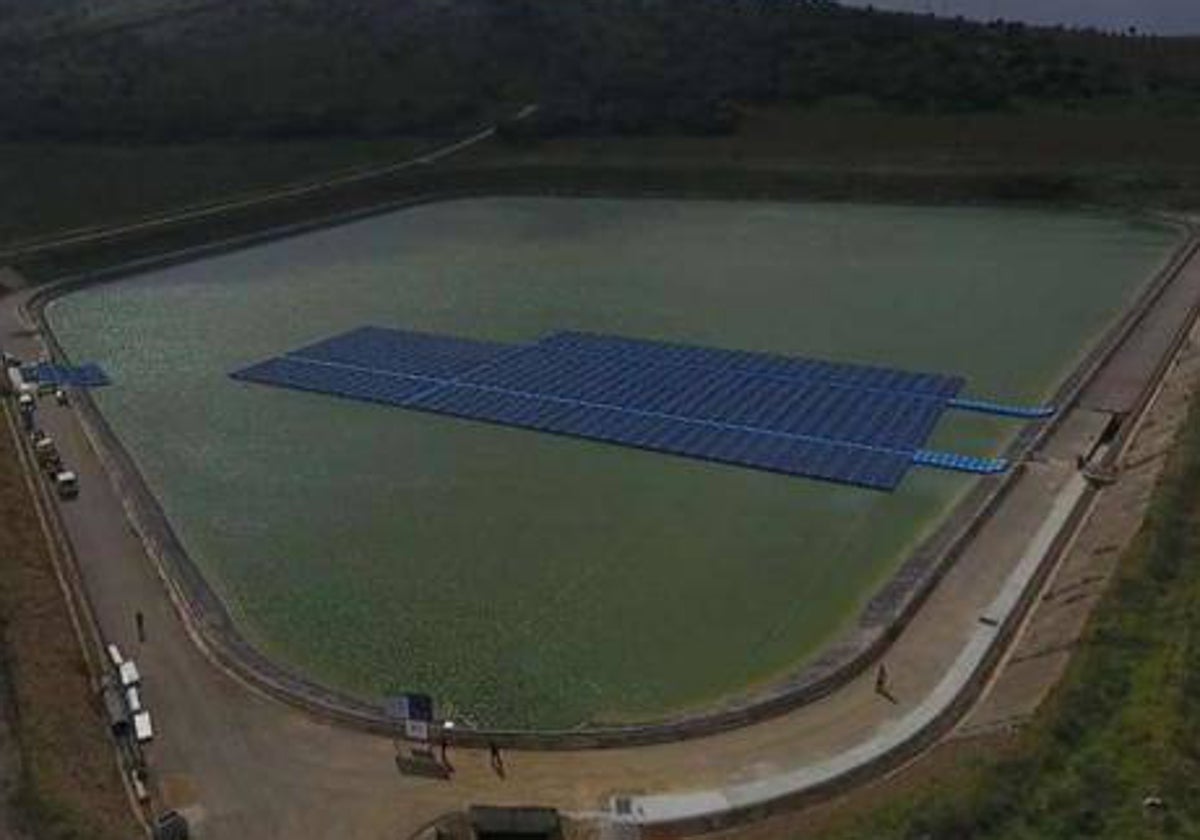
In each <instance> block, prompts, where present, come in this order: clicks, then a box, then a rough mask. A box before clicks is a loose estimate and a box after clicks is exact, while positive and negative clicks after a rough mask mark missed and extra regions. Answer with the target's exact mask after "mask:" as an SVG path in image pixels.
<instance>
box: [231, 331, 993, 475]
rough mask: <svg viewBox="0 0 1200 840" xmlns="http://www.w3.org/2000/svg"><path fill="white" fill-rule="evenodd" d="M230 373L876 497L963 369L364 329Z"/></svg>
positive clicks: (597, 340) (958, 385)
mask: <svg viewBox="0 0 1200 840" xmlns="http://www.w3.org/2000/svg"><path fill="white" fill-rule="evenodd" d="M231 375H232V376H233V377H234V378H235V379H239V380H243V381H248V382H255V383H260V384H265V385H274V386H278V387H284V388H292V389H296V390H302V391H310V392H316V393H322V394H330V395H334V396H340V397H345V398H348V399H355V400H362V401H367V402H375V403H381V404H385V405H393V406H397V407H401V408H408V409H414V410H419V411H426V412H433V413H438V414H445V415H451V416H455V417H462V418H468V419H472V420H480V421H484V422H489V423H497V424H502V425H507V426H515V427H519V428H524V429H531V430H536V431H540V432H545V433H549V434H558V435H567V436H571V437H578V438H584V439H588V440H594V441H602V442H607V443H613V444H619V445H622V446H628V447H635V448H639V449H647V450H652V451H655V452H663V453H669V454H674V455H682V456H686V457H690V458H697V459H701V460H707V461H715V462H719V463H726V464H736V465H739V466H743V467H749V468H753V469H758V470H766V471H771V472H778V473H784V474H787V475H795V476H805V477H809V478H816V479H821V480H826V481H834V482H840V483H845V484H852V485H856V486H861V487H869V488H873V489H879V490H892V489H894V488H895V487H896V486H897V485H898V484H899V483H900V482H901V481H902V480H903V478H904V476H905V474H906V473H907V471H908V469H910V468H911V467H912V466H913V465H922V466H930V467H938V468H942V469H955V470H960V471H966V472H981V473H982V472H993V471H996V470H1002V469H1004V468H1005V467H1004V465H1003V463H1002V462H998V461H994V460H991V459H978V458H970V457H969V456H961V455H954V454H952V453H937V452H930V451H927V450H924V449H923V447H924V445H925V443H926V441H927V440H928V438H929V436H930V435H931V434H932V432H933V429H934V427H935V426H936V425H937V423H938V421H939V419H940V418H941V416H942V414H943V413H944V412H945V411H946V410H947V408H949V407H950V406H951V405H953V404H954V402H955V400H956V397H957V395H958V393H959V391H960V390H961V389H962V388H963V386H964V384H965V383H964V380H963V379H962V378H961V377H954V376H944V375H941V374H931V373H919V372H911V371H903V370H896V369H892V368H882V367H872V366H865V365H853V364H843V363H833V362H827V361H822V360H817V359H802V358H793V357H786V356H778V355H771V354H764V353H751V352H741V351H733V350H721V349H716V348H708V347H695V346H691V345H682V344H670V343H663V342H655V341H644V340H639V339H630V338H623V337H620V336H607V335H596V334H591V333H577V332H560V333H554V334H552V335H549V336H546V337H544V338H542V339H541V340H539V341H536V342H534V343H532V344H501V343H496V342H485V341H474V340H470V339H462V338H455V337H450V336H442V335H433V334H429V333H417V332H409V331H404V330H391V329H384V328H380V327H363V328H360V329H357V330H353V331H351V332H348V333H345V334H343V335H339V336H335V337H333V338H330V339H327V340H324V341H320V342H317V343H315V344H311V345H308V346H306V347H303V348H300V349H299V350H295V351H292V352H289V353H286V354H284V355H283V356H279V357H276V358H273V359H268V360H266V361H264V362H260V363H258V364H255V365H251V366H250V367H247V368H244V369H242V370H239V371H236V372H234V373H233V374H231Z"/></svg>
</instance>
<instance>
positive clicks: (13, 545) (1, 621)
mask: <svg viewBox="0 0 1200 840" xmlns="http://www.w3.org/2000/svg"><path fill="white" fill-rule="evenodd" d="M0 511H3V513H4V515H3V522H2V523H0V581H3V586H0V669H2V672H0V684H3V685H5V686H6V687H7V689H8V691H7V698H6V699H7V700H8V707H7V708H8V711H9V712H10V715H9V717H10V719H11V721H12V728H13V731H12V733H11V735H12V736H13V737H12V739H11V740H10V741H6V740H5V738H4V737H3V731H0V790H3V784H2V783H3V782H4V781H5V776H4V768H5V766H8V767H10V768H13V769H15V767H16V764H15V761H14V758H15V757H14V756H13V750H16V751H17V755H19V758H20V764H21V772H20V773H19V774H18V775H17V776H16V777H15V778H12V779H11V783H12V788H11V793H12V797H11V803H12V808H11V809H10V810H9V811H5V809H4V803H2V802H0V835H3V836H4V837H8V836H9V835H8V834H5V833H4V831H5V829H6V825H5V818H6V815H7V816H8V817H9V818H12V819H16V820H17V821H19V822H21V823H23V824H25V825H27V826H28V828H29V831H30V833H31V834H32V835H33V836H36V837H38V838H39V840H55V838H64V839H65V838H80V840H83V839H84V838H86V840H106V838H128V837H135V836H137V832H138V827H137V824H136V823H135V822H134V820H133V817H132V815H131V813H130V810H129V805H128V801H127V799H126V797H125V792H124V789H123V787H122V783H121V780H120V777H119V776H118V775H117V767H116V762H115V760H114V757H113V749H112V746H111V744H110V743H109V741H108V737H107V735H106V733H105V724H104V721H103V719H102V716H101V711H100V708H99V706H98V704H97V699H96V697H95V696H94V695H93V693H92V689H91V685H90V681H89V678H88V673H87V668H86V665H85V663H84V659H83V654H82V652H81V650H80V648H79V642H78V639H77V637H76V635H75V631H74V629H73V627H72V624H71V619H70V615H69V613H68V611H67V606H66V604H65V603H64V601H63V593H62V590H61V589H60V587H59V584H58V579H57V577H56V576H55V573H54V568H53V566H52V565H51V558H50V556H49V553H48V551H49V550H48V548H47V545H46V539H45V537H44V535H43V532H42V528H41V525H40V522H39V519H38V515H37V511H36V508H35V507H34V504H33V500H32V498H31V497H30V494H29V488H28V485H27V483H26V480H25V476H24V474H23V472H22V469H21V464H20V462H19V460H18V457H17V450H16V444H15V441H14V440H13V437H12V434H11V433H10V426H9V423H8V420H7V418H6V417H3V416H0ZM6 750H7V751H8V752H7V756H6V755H5V754H4V753H5V751H6ZM5 758H8V759H9V761H8V762H6V761H5Z"/></svg>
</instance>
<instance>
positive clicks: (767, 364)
mask: <svg viewBox="0 0 1200 840" xmlns="http://www.w3.org/2000/svg"><path fill="white" fill-rule="evenodd" d="M538 346H540V347H544V348H547V349H552V350H555V351H557V352H570V353H578V354H599V355H603V356H607V357H610V358H611V357H622V358H627V359H628V358H638V359H642V360H644V361H646V362H649V363H656V364H672V365H680V366H685V367H704V368H715V369H720V370H736V371H741V372H744V373H753V374H759V375H763V376H777V377H781V378H787V379H816V380H824V381H828V382H840V383H843V384H846V385H852V386H854V387H856V388H875V389H880V390H888V391H913V392H915V393H921V394H929V395H932V396H939V397H946V398H950V397H954V396H955V395H957V394H958V392H959V391H961V390H962V387H963V385H964V384H965V381H964V380H963V379H962V377H958V376H942V375H939V374H928V373H911V372H908V371H902V370H895V369H892V368H881V367H872V366H868V365H850V364H835V363H830V362H823V361H817V360H813V359H802V358H795V357H790V356H779V355H775V354H771V353H752V352H748V351H744V350H720V349H716V348H711V347H695V346H691V345H686V344H672V343H669V342H663V341H647V340H644V339H636V338H623V337H620V336H610V335H596V334H593V333H583V332H559V333H554V334H552V335H549V336H546V337H545V338H543V339H542V340H541V341H539V342H538Z"/></svg>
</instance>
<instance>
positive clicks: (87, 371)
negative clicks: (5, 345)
mask: <svg viewBox="0 0 1200 840" xmlns="http://www.w3.org/2000/svg"><path fill="white" fill-rule="evenodd" d="M21 375H22V376H23V377H24V378H25V379H26V380H27V381H29V382H43V383H46V384H48V385H54V386H72V387H75V388H99V387H101V386H104V385H109V384H111V380H109V378H108V374H106V373H105V372H104V371H103V369H101V367H100V366H99V365H96V364H86V365H57V364H52V363H51V362H38V363H36V364H32V365H25V366H24V367H22V368H21Z"/></svg>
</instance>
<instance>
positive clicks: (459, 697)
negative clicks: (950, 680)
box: [49, 198, 1176, 727]
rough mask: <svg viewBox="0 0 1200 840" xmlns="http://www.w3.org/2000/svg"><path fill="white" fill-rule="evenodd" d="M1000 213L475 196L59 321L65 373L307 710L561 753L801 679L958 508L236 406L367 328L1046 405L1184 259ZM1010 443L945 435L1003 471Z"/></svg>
mask: <svg viewBox="0 0 1200 840" xmlns="http://www.w3.org/2000/svg"><path fill="white" fill-rule="evenodd" d="M1175 241H1176V238H1175V235H1174V234H1173V233H1172V232H1171V231H1169V230H1165V229H1160V228H1156V227H1151V226H1146V225H1137V224H1133V223H1129V222H1126V221H1123V220H1119V219H1112V218H1106V217H1100V216H1090V215H1082V214H1081V215H1070V214H1056V213H1049V212H1035V211H1015V210H998V209H963V208H913V207H884V206H853V205H806V204H786V203H750V202H746V203H737V202H683V201H649V200H644V201H632V200H598V199H586V200H585V199H533V198H490V199H470V200H461V201H451V202H443V203H437V204H430V205H426V206H422V207H418V208H415V209H409V210H405V211H402V212H397V213H394V214H391V215H388V216H383V217H378V218H374V219H370V220H367V221H361V222H357V223H354V224H349V225H345V226H342V227H338V228H332V229H328V230H323V231H320V232H316V233H311V234H308V235H305V236H301V237H297V238H292V239H286V240H280V241H276V242H274V243H271V244H267V245H262V246H259V247H255V248H250V249H247V250H243V251H239V252H236V253H231V254H227V255H224V256H219V257H213V258H209V259H204V260H201V261H198V262H194V263H190V264H187V265H181V266H177V267H174V268H169V269H165V270H162V271H157V272H154V273H151V274H146V275H142V276H139V277H136V278H133V279H129V280H125V281H121V282H119V283H115V284H111V285H106V286H100V287H93V288H90V289H87V290H85V291H81V292H77V293H73V294H70V295H68V296H66V297H64V298H61V299H59V300H58V301H56V302H55V303H54V304H52V306H51V307H50V310H49V316H50V320H51V322H52V325H53V327H54V329H55V331H56V333H57V334H58V336H59V338H60V340H61V341H62V342H63V344H64V346H65V347H66V348H67V351H68V352H69V354H70V355H71V356H72V357H73V358H74V359H76V360H79V361H84V360H86V361H95V362H99V363H100V364H102V365H103V366H104V367H105V368H106V369H107V370H108V372H109V373H110V374H111V376H112V377H113V379H114V381H115V384H114V385H113V386H112V387H110V388H107V389H104V390H102V391H100V392H98V394H97V397H98V402H99V405H100V407H101V409H102V410H103V411H104V413H105V415H106V417H107V418H108V419H109V421H110V422H111V424H112V426H113V427H114V429H115V430H116V431H117V433H118V434H119V436H120V437H121V438H122V439H123V441H124V442H125V444H126V446H127V447H128V449H129V451H130V452H131V454H132V455H133V457H134V458H135V460H136V461H137V463H138V464H139V466H140V467H141V469H142V470H143V471H144V473H145V475H146V478H147V480H148V482H149V483H150V485H151V487H152V488H153V489H154V490H155V492H156V494H157V495H158V497H159V499H160V501H161V503H162V506H163V508H164V510H165V511H166V513H167V515H168V517H169V518H170V519H171V521H172V523H173V525H174V526H175V528H176V530H177V531H178V533H179V535H180V538H181V539H182V540H183V542H184V544H185V545H186V546H187V548H188V550H189V552H190V553H191V555H192V557H193V559H194V560H195V562H196V563H197V564H198V566H199V567H200V568H201V569H202V571H203V572H204V574H205V575H206V577H207V578H208V580H209V581H210V583H211V585H212V586H213V588H214V589H215V590H216V592H217V593H218V594H219V595H220V596H221V598H222V599H223V600H224V601H225V603H226V604H227V605H228V607H229V610H230V612H231V614H232V615H233V617H234V620H235V621H236V622H237V624H238V626H239V627H240V628H241V630H242V632H243V633H244V634H245V636H246V637H247V638H248V639H249V640H250V641H251V642H252V643H253V644H255V645H257V646H258V647H259V648H260V649H261V650H262V651H263V652H265V653H266V654H268V655H269V656H272V657H275V658H277V659H278V660H280V661H282V662H284V663H286V664H288V665H290V666H292V667H294V668H297V669H299V670H300V671H302V672H304V673H306V674H308V675H310V676H311V677H313V678H315V679H317V680H319V681H321V682H324V683H326V684H329V685H332V686H337V687H339V688H341V689H344V690H348V691H350V692H353V693H356V694H359V695H362V696H366V697H379V696H381V695H384V694H388V693H392V692H396V691H399V690H405V689H419V690H425V691H428V692H430V693H432V694H433V695H434V696H435V697H436V698H437V699H438V700H439V701H440V703H441V704H442V707H443V709H444V710H450V711H451V713H452V714H456V715H458V716H459V717H461V718H464V719H466V720H468V721H471V722H473V723H476V724H479V725H484V724H486V725H493V726H505V727H530V726H538V727H571V726H576V725H579V724H582V723H586V722H593V723H596V722H611V721H618V720H630V719H644V718H648V717H655V716H661V715H664V714H666V713H669V712H671V711H673V710H678V709H681V708H686V707H692V706H696V705H698V704H703V703H708V702H712V701H714V700H718V699H720V698H722V697H727V696H729V695H731V694H735V693H737V692H739V691H743V690H745V689H746V688H747V687H748V686H750V685H752V684H754V683H757V682H759V681H762V680H765V679H769V678H771V677H773V676H777V675H779V674H781V673H782V672H784V671H786V670H787V669H789V668H794V667H796V666H797V665H799V664H801V663H802V662H803V661H804V660H805V659H806V658H808V657H811V656H812V655H813V654H814V653H815V652H816V651H817V650H818V649H819V648H820V646H821V645H822V644H823V643H826V642H828V641H830V640H831V639H832V638H833V637H835V636H836V634H837V633H839V632H840V631H843V630H845V629H846V627H847V625H848V623H849V622H850V621H852V620H853V618H854V616H855V615H856V613H857V611H858V610H859V609H860V608H861V606H862V605H863V603H864V602H865V600H866V599H867V598H869V596H870V594H871V593H872V592H873V591H874V590H875V589H876V588H877V587H878V586H879V585H881V584H882V582H883V581H885V580H886V578H887V577H888V575H889V574H890V573H891V572H892V571H893V570H894V569H895V568H896V567H897V565H898V564H899V563H900V562H902V561H903V559H904V556H905V554H906V552H907V551H908V550H909V549H911V547H912V546H913V545H914V544H915V543H916V542H917V541H918V540H919V539H920V537H921V536H922V535H924V534H925V533H927V532H928V530H929V529H930V528H931V527H933V526H935V525H936V524H937V522H938V521H939V518H940V516H941V515H943V514H944V512H945V511H946V510H947V508H948V506H949V505H950V503H951V502H952V501H953V500H954V499H955V498H956V497H957V496H958V495H959V494H960V493H962V492H963V491H964V490H965V489H966V488H968V487H969V486H970V484H969V482H970V479H969V478H966V477H963V476H957V475H951V474H948V473H942V472H938V471H934V470H929V469H916V470H913V471H912V472H911V473H910V474H909V476H908V478H907V479H906V480H905V481H904V483H903V485H902V486H901V487H900V489H899V490H898V491H897V492H895V493H890V494H889V493H880V492H875V491H869V490H859V489H853V488H849V487H844V486H838V485H833V484H825V483H819V482H815V481H810V480H805V479H796V478H788V477H781V476H777V475H771V474H767V473H761V472H754V471H751V470H747V469H741V468H735V467H729V466H720V465H713V464H707V463H703V462H699V461H691V460H686V459H682V458H675V457H669V456H663V455H658V454H653V453H648V452H642V451H637V450H632V449H625V448H621V447H618V446H612V445H605V444H601V443H588V442H582V441H577V440H570V439H566V438H556V437H552V436H547V435H542V434H538V433H536V432H531V431H524V430H517V429H509V428H502V427H497V426H491V425H487V424H483V423H476V422H470V421H465V420H457V419H450V418H445V417H438V416H432V415H425V414H420V413H416V412H409V411H404V410H400V409H394V408H388V407H383V406H377V405H370V404H365V403H355V402H350V401H345V400H338V399H334V398H331V397H326V396H321V395H314V394H304V393H299V392H293V391H283V390H277V389H272V388H267V387H262V386H256V385H251V384H245V383H238V382H235V381H233V380H230V379H229V378H228V376H227V374H228V373H229V372H230V371H232V370H234V369H237V368H239V367H242V366H245V365H247V364H249V363H251V362H254V361H257V360H260V359H262V358H265V357H267V356H272V355H276V354H278V353H280V352H283V351H285V350H289V349H293V348H295V347H297V346H299V345H301V344H304V343H307V342H311V341H314V340H317V339H320V338H324V337H327V336H330V335H332V334H335V333H338V332H341V331H343V330H347V329H350V328H353V327H357V326H359V325H362V324H366V323H370V324H377V325H381V326H390V327H400V328H404V329H416V330H427V331H434V332H445V333H450V334H453V335H461V336H467V337H475V338H482V339H498V340H504V341H531V340H533V339H535V338H537V337H538V336H540V335H541V334H543V333H546V332H551V331H554V330H567V329H569V330H593V331H600V332H609V333H617V334H621V335H628V336H635V337H644V338H655V339H664V340H672V341H683V342H694V343H698V344H707V345H714V346H719V347H728V348H738V349H749V350H765V351H774V352H779V353H787V354H797V355H810V356H817V357H822V358H828V359H836V360H844V361H853V362H865V363H874V364H883V365H891V366H898V367H905V368H911V369H916V370H926V371H937V372H946V373H958V374H962V375H964V376H966V377H967V378H968V381H969V385H968V388H967V393H969V394H970V395H974V396H980V397H991V398H997V399H1001V400H1011V401H1017V402H1037V401H1039V400H1041V399H1044V398H1046V397H1047V396H1048V395H1049V394H1050V393H1052V392H1053V390H1054V388H1055V387H1056V385H1057V384H1058V382H1059V381H1060V380H1061V378H1062V376H1063V375H1064V374H1065V373H1066V372H1067V371H1068V370H1069V369H1070V368H1071V366H1072V365H1073V364H1074V362H1075V361H1076V360H1077V359H1078V356H1079V354H1080V353H1081V352H1083V350H1084V349H1085V348H1086V347H1087V346H1088V343H1089V342H1091V341H1093V340H1094V339H1095V338H1096V337H1097V336H1098V335H1099V333H1100V331H1101V330H1102V329H1103V328H1104V327H1105V326H1106V325H1108V324H1109V323H1111V321H1112V319H1113V318H1115V317H1116V316H1117V315H1118V314H1119V313H1120V311H1121V309H1122V307H1123V306H1124V305H1125V304H1126V303H1127V302H1128V301H1129V299H1130V298H1131V296H1132V295H1134V294H1135V293H1136V292H1137V290H1138V289H1139V288H1141V286H1142V284H1144V283H1145V281H1146V280H1147V279H1148V278H1149V276H1150V275H1151V273H1152V272H1153V270H1154V268H1155V267H1156V266H1157V265H1159V264H1160V263H1161V261H1162V260H1163V259H1164V257H1165V256H1166V255H1167V253H1168V252H1169V250H1170V248H1171V247H1172V245H1173V244H1174V243H1175ZM1018 428H1019V427H1018V426H1017V424H1015V423H1013V422H1011V421H997V420H989V419H982V418H978V417H969V416H964V415H959V416H954V415H953V413H952V414H951V415H947V418H946V419H945V420H943V422H942V424H941V426H940V427H939V430H938V433H937V435H936V440H935V441H934V443H935V444H936V445H937V446H938V447H940V448H946V449H952V450H956V451H961V452H965V453H970V454H978V455H988V454H995V453H996V452H998V451H999V449H1000V448H1001V447H1002V445H1003V444H1004V442H1005V441H1006V440H1007V439H1008V438H1009V436H1010V435H1011V434H1013V433H1014V432H1015V431H1016V430H1017V429H1018Z"/></svg>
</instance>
